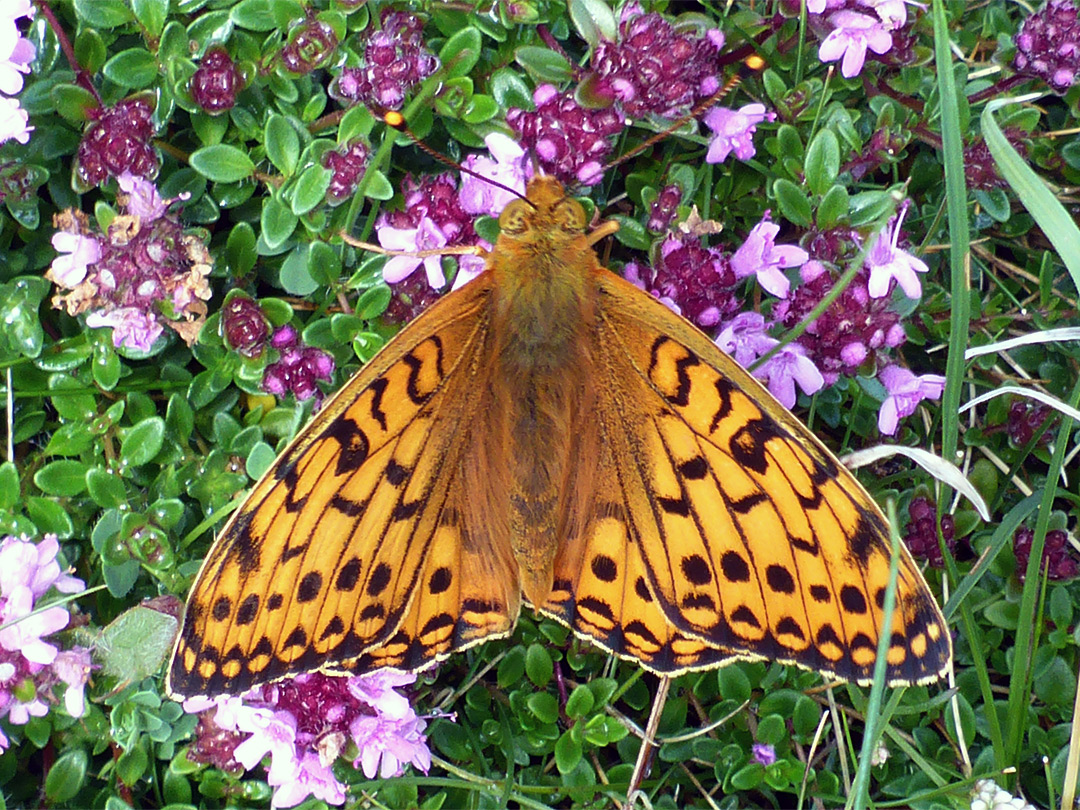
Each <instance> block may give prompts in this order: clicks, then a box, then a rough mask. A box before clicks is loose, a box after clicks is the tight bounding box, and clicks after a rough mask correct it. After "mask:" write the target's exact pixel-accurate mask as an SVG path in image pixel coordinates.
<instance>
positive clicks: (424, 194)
mask: <svg viewBox="0 0 1080 810" xmlns="http://www.w3.org/2000/svg"><path fill="white" fill-rule="evenodd" d="M474 180H475V179H474V178H473V179H471V180H470V183H471V182H473V181H474ZM475 182H483V181H475ZM521 188H522V189H523V188H524V184H523V183H522V186H521ZM468 189H469V184H463V189H462V190H461V191H459V190H458V188H457V183H456V182H455V181H454V178H453V176H452V175H450V174H440V175H427V176H424V177H421V178H420V179H419V180H416V179H414V178H413V177H411V176H407V177H406V178H405V180H404V181H403V183H402V192H403V194H404V196H405V205H404V208H402V209H401V210H398V211H387V212H385V213H383V214H382V215H380V217H379V219H378V221H377V222H376V223H375V232H376V234H377V235H378V239H379V244H380V245H382V246H383V247H384V248H386V249H387V250H394V251H404V252H407V253H416V252H420V251H433V252H432V253H431V254H430V255H427V256H415V255H399V256H392V257H391V258H390V259H388V260H387V262H386V264H385V265H384V266H383V278H384V279H385V281H386V283H387V284H389V285H390V286H391V288H392V289H393V290H394V293H395V299H394V300H392V301H391V303H390V307H389V309H388V310H387V315H388V317H389V318H390V319H391V320H400V321H404V320H409V319H411V318H413V317H415V316H416V315H417V314H419V313H420V311H421V310H423V309H424V308H426V307H427V306H428V305H429V304H431V303H433V302H434V301H435V299H437V298H438V293H439V292H441V291H442V290H443V289H444V288H445V287H446V275H445V273H444V272H443V266H442V256H441V255H440V254H439V251H440V250H442V249H444V248H448V247H464V246H476V245H479V246H481V247H483V248H485V249H488V248H490V247H491V245H489V244H488V243H486V242H484V241H483V240H481V239H480V238H479V237H478V236H477V235H476V231H475V230H474V228H473V222H472V216H470V214H469V213H468V212H467V211H466V210H465V208H464V207H463V204H462V198H463V196H464V198H465V200H470V199H475V198H476V193H475V191H469V190H468ZM483 266H484V262H483V259H481V258H480V257H479V256H468V255H465V256H460V257H458V272H457V276H456V277H455V278H454V286H455V287H460V286H461V285H462V284H464V283H465V282H466V281H468V280H470V279H472V278H475V277H476V275H477V274H479V272H480V271H481V270H482V269H483ZM420 267H423V268H424V275H425V276H426V284H425V283H424V282H423V281H421V280H420V279H417V278H410V277H412V276H413V274H414V272H415V271H416V270H418V269H419V268H420ZM401 285H404V286H401Z"/></svg>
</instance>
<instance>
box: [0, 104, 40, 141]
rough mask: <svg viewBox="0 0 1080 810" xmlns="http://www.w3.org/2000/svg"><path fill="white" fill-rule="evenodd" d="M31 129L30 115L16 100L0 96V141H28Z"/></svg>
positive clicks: (32, 129)
mask: <svg viewBox="0 0 1080 810" xmlns="http://www.w3.org/2000/svg"><path fill="white" fill-rule="evenodd" d="M33 131H34V128H33V127H32V126H30V116H29V115H27V114H26V110H24V109H23V108H22V107H20V106H19V102H18V100H16V99H13V98H5V97H4V96H0V143H4V142H5V141H10V140H15V141H18V142H19V143H28V142H29V141H30V133H31V132H33Z"/></svg>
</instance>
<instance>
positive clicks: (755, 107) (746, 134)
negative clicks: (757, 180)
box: [705, 104, 776, 163]
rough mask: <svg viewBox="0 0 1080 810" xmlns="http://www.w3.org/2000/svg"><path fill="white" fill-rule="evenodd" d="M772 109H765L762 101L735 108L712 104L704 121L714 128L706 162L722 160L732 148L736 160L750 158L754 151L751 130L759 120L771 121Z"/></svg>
mask: <svg viewBox="0 0 1080 810" xmlns="http://www.w3.org/2000/svg"><path fill="white" fill-rule="evenodd" d="M775 117H776V114H775V113H772V112H766V111H765V105H764V104H747V105H745V106H743V107H741V108H740V109H738V110H730V109H728V108H726V107H713V108H712V110H710V111H709V113H708V115H706V116H705V124H706V126H708V127H709V129H711V130H712V131H713V136H714V137H713V139H712V142H711V143H710V144H709V152H708V154H707V155H706V156H705V162H706V163H723V162H724V161H725V160H726V159H727V156H728V155H730V154H731V153H732V152H734V153H735V157H737V158H738V159H739V160H749V159H750V158H752V157H753V156H754V154H755V152H756V150H755V149H754V139H753V136H754V132H756V131H757V125H758V124H760V123H761V122H762V121H772V120H773V119H774V118H775Z"/></svg>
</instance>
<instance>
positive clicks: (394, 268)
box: [375, 217, 449, 290]
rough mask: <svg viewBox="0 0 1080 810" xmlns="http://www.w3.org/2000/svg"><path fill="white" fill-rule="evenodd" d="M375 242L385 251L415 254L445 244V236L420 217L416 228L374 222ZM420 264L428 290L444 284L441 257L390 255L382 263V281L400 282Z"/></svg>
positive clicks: (436, 248) (444, 276) (434, 225)
mask: <svg viewBox="0 0 1080 810" xmlns="http://www.w3.org/2000/svg"><path fill="white" fill-rule="evenodd" d="M375 231H376V233H377V234H378V235H379V244H380V245H382V246H383V247H384V248H386V249H387V250H396V251H404V252H406V253H417V252H420V251H425V250H439V249H441V248H443V247H445V246H446V244H447V242H448V241H449V240H447V238H446V236H445V235H444V234H443V232H442V231H441V230H440V229H439V226H438V225H436V224H435V222H434V220H432V219H431V218H430V217H424V218H423V219H422V220H420V224H419V226H418V227H416V228H404V229H399V228H392V227H390V226H389V225H387V224H383V225H376V226H375ZM421 265H423V267H424V272H425V273H426V274H427V281H428V284H429V285H430V286H431V287H432V289H436V290H441V289H442V288H443V287H445V286H446V275H445V274H444V273H443V269H442V256H441V255H439V254H437V253H436V254H432V255H430V256H424V257H419V256H391V257H390V258H389V259H387V261H386V264H385V265H383V280H384V281H386V283H387V284H396V283H398V282H399V281H404V280H405V279H407V278H408V277H409V276H411V275H412V274H413V271H414V270H416V269H417V268H418V267H420V266H421Z"/></svg>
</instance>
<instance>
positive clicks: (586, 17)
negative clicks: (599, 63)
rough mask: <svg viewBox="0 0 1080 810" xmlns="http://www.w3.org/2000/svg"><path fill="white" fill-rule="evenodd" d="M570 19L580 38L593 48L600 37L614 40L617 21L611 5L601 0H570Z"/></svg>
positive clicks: (598, 42)
mask: <svg viewBox="0 0 1080 810" xmlns="http://www.w3.org/2000/svg"><path fill="white" fill-rule="evenodd" d="M570 19H571V20H573V21H574V27H575V28H576V29H577V31H578V33H579V34H580V35H581V38H582V39H583V40H585V41H586V42H588V43H589V47H590V48H592V49H594V50H595V49H596V46H597V45H599V44H600V40H601V39H606V40H608V41H609V42H614V41H615V38H616V34H617V33H618V23H617V22H616V21H615V14H614V13H613V12H612V10H611V6H609V5H608V4H607V3H604V2H602V0H570Z"/></svg>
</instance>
